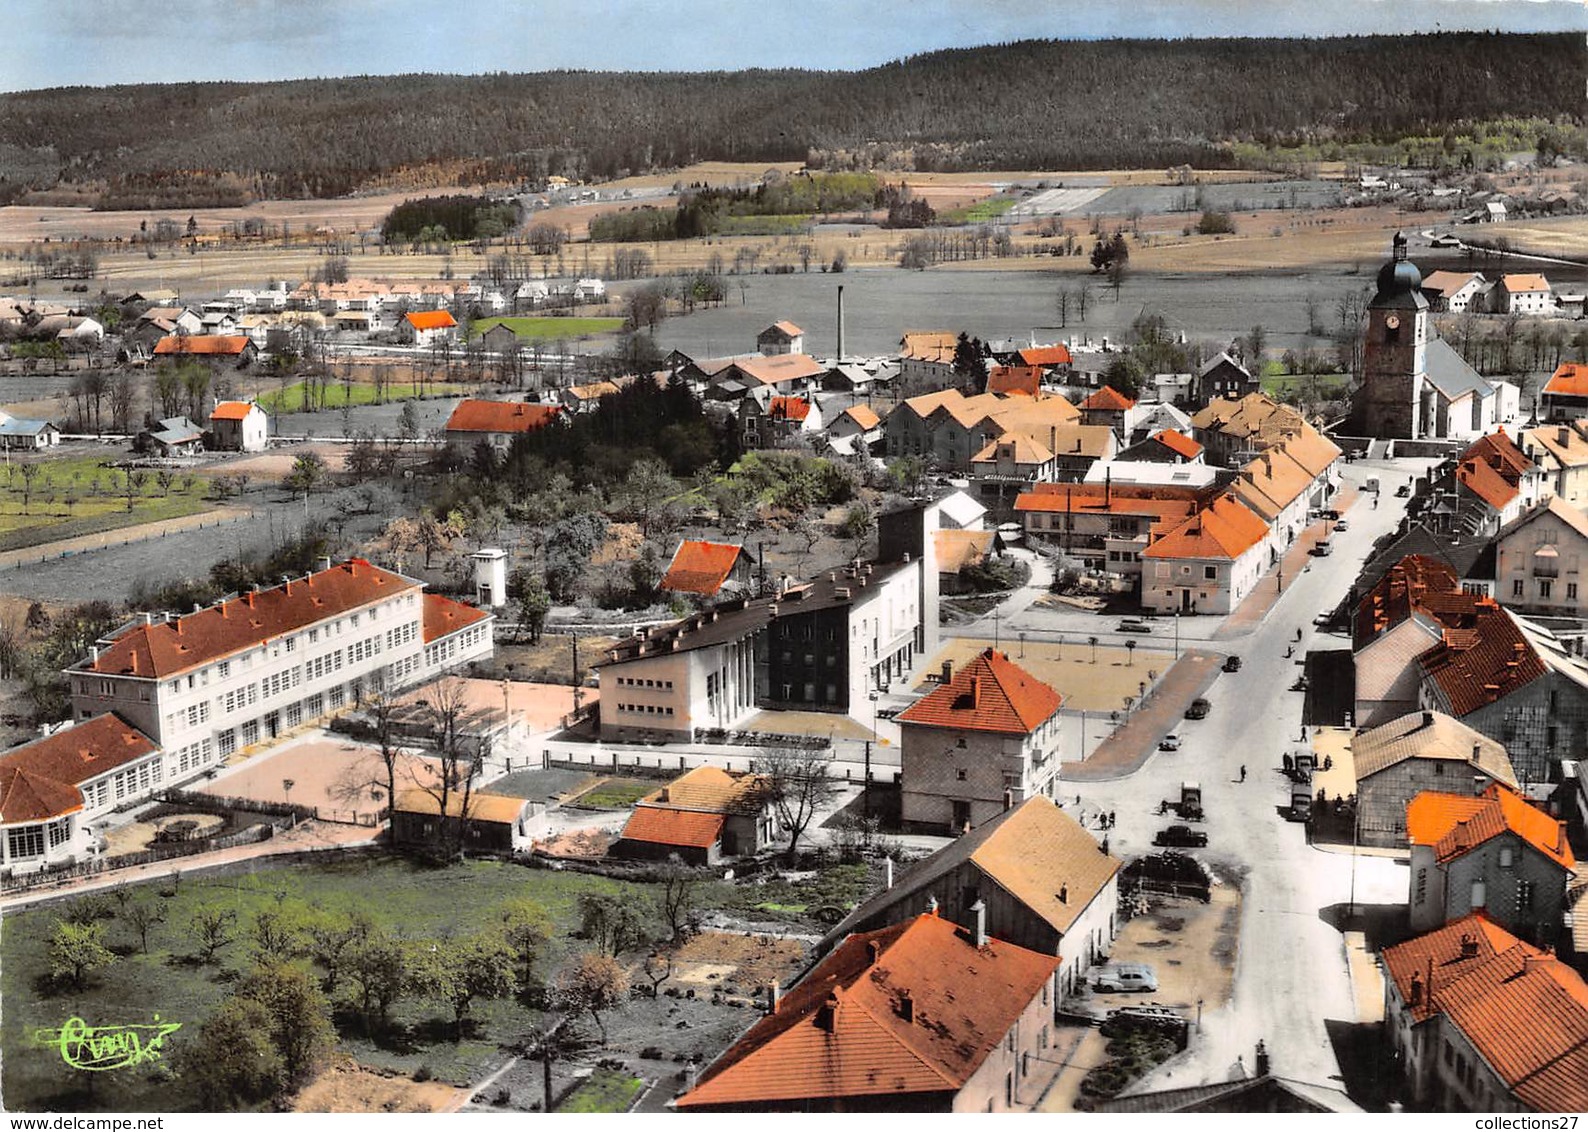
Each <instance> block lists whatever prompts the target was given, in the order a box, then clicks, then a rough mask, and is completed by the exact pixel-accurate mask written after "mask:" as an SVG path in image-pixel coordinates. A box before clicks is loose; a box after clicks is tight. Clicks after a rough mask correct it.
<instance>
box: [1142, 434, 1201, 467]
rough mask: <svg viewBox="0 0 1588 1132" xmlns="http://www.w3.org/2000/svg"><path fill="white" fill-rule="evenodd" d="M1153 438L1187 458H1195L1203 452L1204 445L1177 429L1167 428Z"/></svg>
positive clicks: (1176, 453)
mask: <svg viewBox="0 0 1588 1132" xmlns="http://www.w3.org/2000/svg"><path fill="white" fill-rule="evenodd" d="M1153 439H1154V440H1156V441H1157V442H1158V443H1159V444H1162V445H1163V446H1164V447H1165V448H1167V449H1168V450H1169V451H1171V452H1173V453H1174V454H1175V455H1177V456H1184V457H1185V458H1186V459H1187V460H1195V459H1196V458H1197V457H1198V456H1199V455H1201V453H1202V445H1200V444H1198V443H1197V442H1196V441H1194V440H1192V439H1191V438H1190V437H1189V436H1187V435H1186V434H1185V433H1183V432H1179V431H1177V430H1176V429H1172V428H1166V429H1164V430H1163V431H1162V432H1160V433H1157V434H1155V435H1154V436H1153Z"/></svg>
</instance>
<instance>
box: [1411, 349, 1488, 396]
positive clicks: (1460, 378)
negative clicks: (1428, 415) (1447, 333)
mask: <svg viewBox="0 0 1588 1132" xmlns="http://www.w3.org/2000/svg"><path fill="white" fill-rule="evenodd" d="M1427 361H1428V381H1429V383H1430V384H1432V385H1433V387H1434V388H1435V389H1437V390H1439V393H1440V395H1441V396H1442V397H1444V399H1445V400H1447V401H1454V400H1455V399H1456V398H1458V397H1463V396H1465V395H1466V394H1468V393H1476V394H1477V395H1478V398H1479V400H1482V399H1483V398H1485V397H1492V396H1494V388H1493V386H1491V385H1490V384H1489V383H1488V382H1487V381H1485V380H1484V379H1483V378H1481V377H1479V376H1478V371H1477V370H1475V369H1473V368H1472V367H1471V366H1469V365H1468V364H1467V361H1466V359H1465V358H1463V357H1462V356H1461V355H1460V354H1458V353H1456V351H1455V349H1454V347H1452V346H1451V345H1450V343H1449V342H1446V341H1445V340H1444V339H1443V338H1434V339H1432V340H1430V341H1429V343H1428V353H1427Z"/></svg>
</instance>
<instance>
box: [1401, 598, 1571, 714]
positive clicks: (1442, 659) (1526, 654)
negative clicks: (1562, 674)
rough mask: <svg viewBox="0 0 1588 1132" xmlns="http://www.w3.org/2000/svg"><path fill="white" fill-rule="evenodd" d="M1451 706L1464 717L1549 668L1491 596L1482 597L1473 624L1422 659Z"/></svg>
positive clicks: (1448, 634)
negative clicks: (1489, 597) (1488, 597)
mask: <svg viewBox="0 0 1588 1132" xmlns="http://www.w3.org/2000/svg"><path fill="white" fill-rule="evenodd" d="M1417 662H1418V664H1420V665H1421V666H1422V670H1423V673H1424V675H1425V676H1427V677H1428V678H1430V679H1432V680H1433V681H1434V683H1435V684H1436V685H1438V687H1439V690H1440V691H1441V692H1442V693H1443V694H1444V697H1445V700H1446V702H1447V703H1449V705H1450V714H1451V715H1454V716H1463V715H1466V714H1468V713H1469V712H1473V711H1476V710H1477V709H1478V708H1480V707H1483V706H1484V705H1485V704H1490V703H1493V702H1494V701H1495V700H1497V699H1499V698H1500V697H1501V696H1506V695H1509V694H1510V693H1512V692H1514V691H1515V690H1516V689H1518V688H1520V687H1522V686H1523V685H1524V684H1527V683H1529V682H1531V681H1533V680H1536V679H1538V678H1539V677H1540V676H1542V675H1544V673H1545V672H1546V671H1547V668H1546V666H1545V664H1544V661H1543V659H1542V658H1541V657H1540V656H1539V655H1538V651H1537V650H1536V649H1534V648H1533V646H1532V644H1530V643H1529V642H1528V640H1527V638H1526V637H1525V636H1523V634H1522V630H1521V629H1519V628H1517V625H1516V622H1515V621H1513V620H1511V618H1510V616H1509V615H1508V614H1507V613H1506V612H1505V610H1503V609H1501V608H1500V607H1499V606H1498V605H1496V604H1495V603H1494V602H1493V601H1492V600H1491V599H1487V598H1484V599H1480V600H1479V601H1478V602H1477V604H1476V607H1475V610H1474V617H1473V619H1472V623H1471V624H1470V625H1463V626H1462V627H1461V629H1459V630H1458V629H1449V628H1447V629H1446V630H1445V635H1444V640H1442V641H1441V642H1440V643H1439V644H1437V645H1435V646H1434V647H1433V648H1431V649H1429V650H1428V651H1427V652H1425V653H1423V654H1422V655H1421V656H1420V657H1418V658H1417Z"/></svg>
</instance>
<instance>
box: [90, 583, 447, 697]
mask: <svg viewBox="0 0 1588 1132" xmlns="http://www.w3.org/2000/svg"><path fill="white" fill-rule="evenodd" d="M401 600H402V602H403V603H404V604H406V605H407V606H408V607H409V608H413V607H414V606H415V605H417V603H418V597H417V595H415V594H408V595H407V596H406V597H405V598H404V599H401ZM398 604H399V601H398V599H393V600H392V601H388V602H382V603H381V604H380V605H377V606H375V607H374V608H372V609H369V610H366V611H365V612H364V613H363V614H359V613H353V614H349V615H348V617H347V618H346V624H345V625H344V623H343V619H342V618H337V619H336V620H335V621H328V622H326V623H325V624H324V625H317V626H315V627H314V628H312V629H309V630H308V631H307V632H306V633H304V634H303V635H302V636H303V638H304V639H305V640H306V642H307V643H308V644H311V645H312V644H316V643H318V642H319V640H320V635H321V634H322V633H324V635H325V636H326V638H327V639H330V638H331V637H336V636H340V635H341V634H342V633H344V632H346V631H347V630H348V629H356V628H357V627H358V625H359V622H360V620H361V619H362V617H364V616H368V617H369V619H370V620H371V621H374V620H376V619H377V618H378V617H382V616H386V615H388V614H389V613H391V612H395V611H396V610H397V606H398ZM418 636H419V622H417V621H410V622H408V623H406V624H404V625H400V626H398V627H397V628H396V629H394V630H392V631H391V632H390V633H388V634H387V638H388V640H387V644H388V645H391V644H392V643H393V641H398V642H400V643H404V644H406V643H408V642H410V641H413V640H416V639H417V638H418ZM298 643H299V638H298V637H297V636H292V637H282V638H281V639H279V640H276V641H272V642H270V643H269V644H268V645H264V646H262V647H261V648H259V649H258V655H259V658H260V659H261V660H265V659H275V658H278V657H280V656H281V654H282V652H283V651H285V652H286V653H288V654H291V653H295V652H297V651H298ZM254 655H255V654H254V650H249V651H248V652H245V653H242V654H241V655H239V656H237V657H234V658H231V659H228V660H222V661H218V662H217V663H216V665H215V674H216V678H217V679H220V680H225V679H228V678H229V677H230V676H231V674H232V665H233V664H236V665H237V667H238V668H239V669H244V670H246V669H247V668H249V667H250V666H251V665H252V664H253V661H254ZM209 682H210V670H209V668H207V667H206V668H201V669H199V670H198V671H197V672H189V673H187V675H185V676H178V677H177V678H176V679H174V680H171V681H170V682H169V683H168V684H167V685H166V687H167V689H168V690H169V691H171V692H180V691H182V690H183V688H184V686H185V687H186V688H188V689H193V688H198V687H207V686H208V685H209ZM80 690H81V692H82V693H83V694H84V695H87V694H88V685H87V683H86V682H85V683H83V684H82V685H81V687H80ZM101 694H103V695H110V694H111V687H110V682H109V681H103V682H102V687H101Z"/></svg>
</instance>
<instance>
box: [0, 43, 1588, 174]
mask: <svg viewBox="0 0 1588 1132" xmlns="http://www.w3.org/2000/svg"><path fill="white" fill-rule="evenodd" d="M1585 55H1588V50H1585V44H1584V41H1583V37H1582V36H1581V35H1580V34H1565V33H1562V34H1554V35H1502V34H1498V33H1445V34H1439V35H1432V36H1413V37H1380V36H1366V37H1348V38H1340V39H1328V40H1262V39H1240V40H1177V41H1164V40H1114V41H1103V42H1072V41H1049V40H1044V41H1028V42H1021V43H1012V44H1005V45H1000V46H992V47H979V48H972V49H965V50H953V51H941V52H935V53H932V54H927V55H921V56H916V57H913V58H909V59H905V60H901V61H899V62H896V63H892V64H889V65H887V66H883V67H876V68H872V69H869V70H865V71H858V72H813V71H759V70H751V71H740V72H731V73H729V72H714V73H695V74H667V73H645V74H639V73H626V74H601V73H587V72H552V73H545V74H532V75H507V74H495V75H484V76H477V77H457V76H442V75H405V76H395V77H361V78H347V79H315V80H301V81H293V82H274V83H185V84H174V85H142V86H124V87H108V88H70V89H60V90H46V91H27V92H21V93H14V94H5V95H0V201H3V200H7V199H15V198H16V197H17V196H18V195H20V194H21V193H23V192H25V191H27V190H29V189H44V188H51V187H61V188H71V187H73V186H81V187H83V188H84V189H86V190H88V191H89V192H91V193H94V194H102V195H103V196H104V197H105V198H106V199H108V200H110V201H114V202H116V203H117V204H120V205H123V206H127V205H133V204H136V203H137V202H139V201H142V200H146V199H164V198H165V195H166V194H167V193H168V192H171V191H172V190H173V189H177V188H178V187H179V186H191V185H192V184H193V183H194V179H195V177H197V178H200V179H203V180H207V181H208V182H210V184H211V187H212V189H213V190H214V192H215V193H216V195H217V196H223V197H226V198H227V199H228V200H231V199H235V198H236V197H237V196H239V195H242V196H251V197H255V198H258V197H300V196H337V195H342V194H346V193H350V192H353V191H356V190H358V189H361V188H369V187H371V186H373V185H377V184H380V183H383V182H384V181H389V180H390V179H392V178H396V177H399V176H400V175H402V174H404V173H405V172H411V171H413V170H418V169H423V168H425V167H428V166H443V167H446V169H447V171H448V173H449V175H451V176H452V177H453V178H454V179H455V180H457V181H458V182H459V183H463V184H487V183H500V182H517V181H529V182H533V181H536V180H539V179H540V178H543V177H545V176H547V175H550V174H553V173H560V174H564V175H568V176H573V177H581V178H591V177H594V178H601V177H609V176H613V175H617V174H621V173H624V172H639V171H642V170H646V169H655V168H675V167H680V166H683V165H687V164H689V163H690V162H693V161H697V160H708V159H715V160H734V161H751V162H759V161H768V162H770V161H776V160H794V161H807V160H809V161H812V163H813V164H821V165H825V166H826V167H828V168H834V169H838V168H866V167H869V166H889V165H891V166H894V167H911V166H913V167H914V168H918V169H1025V168H1033V169H1053V170H1064V169H1081V168H1107V167H1117V166H1131V167H1145V168H1152V167H1162V166H1168V165H1178V164H1183V163H1191V164H1195V165H1198V166H1204V167H1207V166H1214V167H1216V166H1221V165H1229V164H1231V163H1232V162H1234V161H1235V160H1236V156H1235V155H1236V152H1237V150H1235V149H1233V148H1231V144H1230V143H1246V144H1250V143H1256V144H1259V145H1278V144H1301V143H1318V142H1325V141H1362V140H1387V139H1390V138H1394V137H1398V136H1401V135H1406V134H1418V135H1429V134H1432V135H1434V136H1436V137H1437V136H1440V135H1442V134H1447V133H1450V132H1452V131H1454V130H1456V129H1457V128H1458V127H1459V125H1460V124H1462V123H1470V122H1478V121H1492V120H1503V119H1516V118H1545V119H1551V118H1556V117H1558V116H1561V115H1571V116H1573V120H1574V121H1575V120H1576V118H1577V117H1578V116H1580V115H1581V111H1582V76H1583V74H1584V72H1585V66H1584V63H1585ZM180 191H187V190H186V189H181V190H180Z"/></svg>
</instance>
